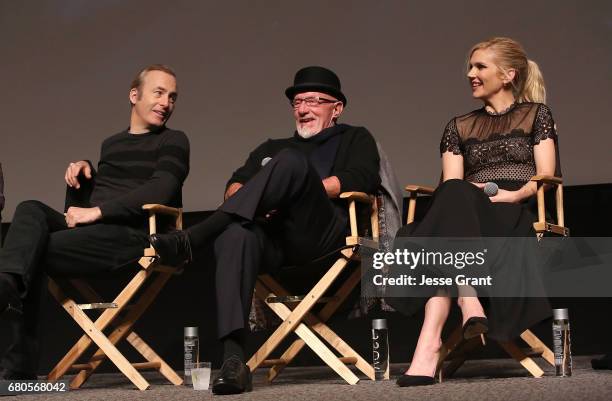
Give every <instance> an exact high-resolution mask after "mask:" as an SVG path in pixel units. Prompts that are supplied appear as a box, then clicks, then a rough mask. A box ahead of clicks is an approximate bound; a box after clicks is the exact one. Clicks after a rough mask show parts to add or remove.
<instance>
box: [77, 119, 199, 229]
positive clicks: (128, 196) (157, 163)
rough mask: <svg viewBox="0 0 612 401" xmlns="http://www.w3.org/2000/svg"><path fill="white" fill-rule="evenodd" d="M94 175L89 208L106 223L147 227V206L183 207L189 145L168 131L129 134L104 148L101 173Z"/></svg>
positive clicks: (110, 140) (122, 134) (180, 134)
mask: <svg viewBox="0 0 612 401" xmlns="http://www.w3.org/2000/svg"><path fill="white" fill-rule="evenodd" d="M90 164H91V163H90ZM92 173H93V189H92V193H91V197H90V199H89V203H90V205H91V206H92V207H94V206H98V207H99V208H100V210H101V211H102V222H120V223H123V224H129V223H137V224H138V223H142V220H143V217H145V215H144V213H143V211H142V205H143V204H146V203H160V204H164V205H168V206H173V207H181V206H182V193H181V189H182V186H183V182H184V181H185V178H187V174H188V173H189V140H188V139H187V136H186V135H185V134H184V133H183V132H181V131H175V130H172V129H169V128H166V127H161V128H159V129H157V130H154V131H151V132H148V133H144V134H138V135H134V134H130V133H128V131H127V130H125V131H123V132H120V133H118V134H116V135H113V136H111V137H109V138H107V139H106V140H105V141H104V142H103V143H102V149H101V152H100V161H99V163H98V170H97V172H96V171H95V170H94V169H93V166H92Z"/></svg>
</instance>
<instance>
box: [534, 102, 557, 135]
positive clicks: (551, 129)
mask: <svg viewBox="0 0 612 401" xmlns="http://www.w3.org/2000/svg"><path fill="white" fill-rule="evenodd" d="M549 138H550V139H553V140H554V141H555V143H556V142H557V130H556V129H555V121H554V120H553V117H552V113H551V112H550V109H549V108H548V106H546V105H545V104H541V105H540V106H539V107H538V113H537V115H536V118H535V121H534V122H533V144H534V145H537V144H539V143H540V141H543V140H544V139H549Z"/></svg>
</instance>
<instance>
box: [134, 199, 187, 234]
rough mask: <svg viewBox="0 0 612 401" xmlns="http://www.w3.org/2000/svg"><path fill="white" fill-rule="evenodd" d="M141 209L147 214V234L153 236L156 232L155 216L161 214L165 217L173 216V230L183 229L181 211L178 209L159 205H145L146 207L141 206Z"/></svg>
mask: <svg viewBox="0 0 612 401" xmlns="http://www.w3.org/2000/svg"><path fill="white" fill-rule="evenodd" d="M142 209H143V210H146V211H148V212H149V234H150V235H152V234H155V233H156V232H157V221H156V219H155V216H156V215H157V214H163V215H166V216H174V217H176V221H175V223H174V224H175V228H176V229H177V230H182V229H183V209H178V208H175V207H170V206H164V205H159V204H156V203H147V204H146V205H142Z"/></svg>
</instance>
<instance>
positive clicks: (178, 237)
mask: <svg viewBox="0 0 612 401" xmlns="http://www.w3.org/2000/svg"><path fill="white" fill-rule="evenodd" d="M149 242H150V243H151V246H153V248H155V251H156V252H157V254H158V255H159V257H160V262H161V263H162V264H165V265H169V266H180V265H182V264H183V263H189V262H191V260H192V254H191V244H190V243H189V236H188V235H187V233H186V232H185V231H173V232H170V233H168V234H153V235H151V236H149Z"/></svg>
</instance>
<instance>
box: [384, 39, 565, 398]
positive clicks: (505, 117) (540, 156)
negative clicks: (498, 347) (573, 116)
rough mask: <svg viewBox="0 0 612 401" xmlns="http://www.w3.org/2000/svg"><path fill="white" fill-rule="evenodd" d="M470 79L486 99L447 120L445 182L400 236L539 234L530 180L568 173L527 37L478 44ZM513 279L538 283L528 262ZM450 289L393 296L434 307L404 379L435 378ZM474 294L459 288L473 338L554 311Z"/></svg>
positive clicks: (409, 309)
mask: <svg viewBox="0 0 612 401" xmlns="http://www.w3.org/2000/svg"><path fill="white" fill-rule="evenodd" d="M467 79H468V83H469V85H470V89H471V92H472V96H473V97H474V98H476V99H479V100H481V101H482V102H483V107H481V108H479V109H477V110H474V111H472V112H470V113H467V114H464V115H461V116H458V117H455V118H453V119H452V120H451V121H450V122H449V123H448V124H447V126H446V128H445V130H444V134H443V136H442V140H441V143H440V153H441V156H442V170H443V183H442V184H441V185H440V186H439V187H438V188H437V190H436V192H435V193H434V196H433V198H432V202H431V204H430V208H429V209H428V211H427V214H426V215H425V217H424V218H423V220H422V221H420V222H419V223H418V224H410V225H407V226H404V227H403V228H401V229H400V230H399V232H398V237H403V236H426V237H427V236H430V237H455V236H460V237H524V238H528V237H533V238H535V233H534V232H533V228H532V223H533V221H534V218H533V212H532V210H531V207H530V206H529V202H528V201H529V199H530V198H533V196H534V195H535V194H536V184H535V183H534V182H530V181H529V180H530V178H531V177H532V176H534V175H536V174H547V175H555V173H556V174H560V171H559V167H558V162H557V161H558V157H557V155H558V152H557V146H556V144H557V135H556V132H555V124H554V121H553V119H552V115H551V111H550V109H549V108H548V107H547V106H546V105H545V96H546V93H545V89H544V81H543V78H542V74H541V73H540V70H539V68H538V66H537V64H536V63H535V62H533V61H531V60H529V59H528V58H527V56H526V54H525V51H524V50H523V48H522V46H521V45H520V44H519V43H517V42H516V41H514V40H512V39H509V38H492V39H490V40H487V41H485V42H481V43H478V44H476V45H475V46H474V47H473V48H472V49H471V50H470V52H469V55H468V60H467ZM487 182H494V183H496V184H497V185H498V187H499V189H498V191H497V193H496V194H495V195H494V196H489V195H487V194H485V192H484V186H485V183H487ZM526 264H529V261H527V263H526ZM527 267H529V266H527ZM519 269H520V268H519ZM504 280H509V282H504V285H508V286H515V287H514V288H524V286H525V285H529V284H528V283H527V284H525V283H524V281H526V280H525V279H524V277H522V275H521V271H520V270H517V271H512V272H511V274H505V275H504ZM521 280H523V281H521ZM512 281H513V282H512ZM447 294H449V293H448V292H440V291H438V292H433V290H432V291H431V293H429V294H428V295H426V297H425V298H423V299H421V298H389V299H388V301H389V303H390V304H391V305H392V306H394V307H395V308H396V309H397V310H398V311H400V312H402V313H405V314H407V315H412V314H414V313H415V312H416V311H418V310H419V309H420V308H421V307H423V303H424V307H425V319H424V321H423V326H422V328H421V332H420V335H419V339H418V343H417V346H416V349H415V352H414V356H413V359H412V363H411V364H410V368H409V369H408V370H407V371H406V372H405V373H404V375H402V376H400V377H399V378H398V380H397V384H398V385H399V386H402V387H405V386H415V385H427V384H433V383H434V376H435V374H436V371H437V368H438V366H437V361H438V355H439V350H440V346H441V344H442V342H441V333H442V328H443V326H444V323H445V322H446V319H447V317H448V313H449V310H450V307H451V298H450V297H449V296H447ZM467 295H468V296H465V294H463V295H462V292H461V290H460V291H459V296H458V298H457V304H458V305H459V307H460V309H461V313H462V316H463V325H464V337H465V338H471V337H475V336H479V335H481V334H484V333H487V332H488V336H490V337H492V338H495V339H498V340H509V339H512V338H515V337H516V336H518V335H519V334H520V333H521V332H522V331H523V330H525V329H526V328H527V327H529V326H531V325H533V324H535V323H537V322H539V321H541V320H543V319H545V318H547V317H548V316H549V315H550V306H549V304H548V302H547V301H546V300H545V299H542V298H540V299H538V298H521V297H520V296H519V295H518V294H517V298H512V299H507V298H495V297H489V298H488V299H486V301H487V303H488V309H487V312H488V314H489V316H486V315H485V311H484V308H483V306H482V304H481V300H482V299H483V298H482V297H483V294H482V293H478V294H476V293H475V292H473V293H469V292H468V294H467ZM470 295H471V296H470ZM477 295H478V296H480V297H481V298H479V297H478V296H477Z"/></svg>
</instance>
